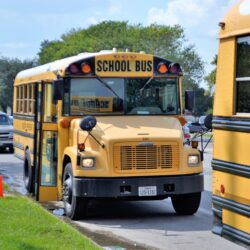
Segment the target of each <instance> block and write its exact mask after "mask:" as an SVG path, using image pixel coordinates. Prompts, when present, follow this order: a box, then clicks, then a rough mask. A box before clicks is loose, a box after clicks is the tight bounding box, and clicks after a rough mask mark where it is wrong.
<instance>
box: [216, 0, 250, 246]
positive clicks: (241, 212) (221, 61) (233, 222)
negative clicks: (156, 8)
mask: <svg viewBox="0 0 250 250" xmlns="http://www.w3.org/2000/svg"><path fill="white" fill-rule="evenodd" d="M249 132H250V1H249V0H247V1H239V3H237V4H236V5H235V6H234V7H233V8H232V9H231V10H230V11H228V13H227V14H226V16H225V18H224V20H223V21H222V22H221V23H220V34H219V53H218V65H217V75H216V90H215V100H214V117H213V133H214V153H213V161H212V167H213V198H212V201H213V212H214V228H213V231H214V232H215V233H217V234H220V235H222V236H226V237H230V238H231V239H233V240H239V241H240V242H243V243H246V244H247V245H248V246H249V245H250V133H249Z"/></svg>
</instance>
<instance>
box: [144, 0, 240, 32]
mask: <svg viewBox="0 0 250 250" xmlns="http://www.w3.org/2000/svg"><path fill="white" fill-rule="evenodd" d="M237 1H238V0H230V1H226V0H223V1H216V0H203V1H200V0H189V1H183V0H171V1H169V2H168V4H167V6H166V8H165V9H159V8H151V9H150V10H149V11H148V23H149V24H152V23H158V24H165V25H171V26H172V25H175V24H180V25H182V26H183V27H190V26H191V28H192V27H196V26H199V25H200V24H201V23H205V24H206V23H207V25H208V24H209V23H214V22H217V21H218V20H219V19H221V18H222V17H223V15H224V13H225V12H226V11H227V10H228V9H229V8H230V7H231V6H232V5H233V4H235V3H236V2H237ZM207 25H206V26H207Z"/></svg>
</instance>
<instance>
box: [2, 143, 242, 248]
mask: <svg viewBox="0 0 250 250" xmlns="http://www.w3.org/2000/svg"><path fill="white" fill-rule="evenodd" d="M211 159H212V145H209V147H208V148H207V150H206V153H205V161H204V174H205V191H204V192H203V195H202V201H201V206H200V209H199V211H198V212H197V213H196V214H195V215H193V216H177V215H176V214H175V213H174V210H173V207H172V205H171V201H170V199H165V200H161V201H133V202H125V201H124V202H108V201H107V202H104V201H102V202H95V203H94V202H93V203H92V204H90V207H89V215H88V218H86V219H85V220H82V221H77V222H74V223H75V224H76V225H77V226H79V227H82V228H83V230H88V231H90V232H91V231H92V232H98V234H99V235H100V234H104V235H107V236H109V237H111V238H115V239H122V240H125V241H130V242H131V243H132V245H134V247H135V249H150V250H153V249H163V250H168V249H170V250H196V249H197V250H198V249H199V250H200V249H202V250H217V249H220V250H240V249H245V248H244V247H241V246H239V245H236V244H235V243H233V242H231V241H228V240H226V239H224V238H221V237H219V236H217V235H214V234H212V233H211V228H212V211H211V186H212V185H211V183H212V177H211V165H210V163H211ZM0 175H3V176H4V181H5V182H7V183H9V184H11V185H12V188H14V189H16V190H17V191H18V192H20V193H22V194H24V193H25V189H24V187H23V181H22V161H20V160H18V159H16V158H15V157H14V156H13V155H12V154H4V153H0ZM107 245H108V243H107ZM113 249H116V248H113Z"/></svg>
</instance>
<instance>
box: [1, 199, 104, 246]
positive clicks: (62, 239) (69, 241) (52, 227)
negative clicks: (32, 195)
mask: <svg viewBox="0 0 250 250" xmlns="http://www.w3.org/2000/svg"><path fill="white" fill-rule="evenodd" d="M0 249H31V250H33V249H34V250H35V249H36V250H40V249H41V250H42V249H53V250H54V249H60V250H62V249H67V250H68V249H84V250H98V249H101V248H100V247H98V246H97V245H95V244H94V243H93V242H91V241H90V240H89V239H88V238H86V237H84V236H83V235H82V234H81V233H80V232H78V231H77V230H76V229H74V228H72V227H71V226H69V225H67V224H66V223H64V222H62V221H61V220H58V219H57V218H56V217H54V216H53V215H51V214H49V213H48V212H47V211H45V210H44V209H43V208H41V207H40V206H39V204H36V203H35V202H33V201H32V200H30V199H28V198H27V197H21V196H17V195H14V196H7V197H5V198H0Z"/></svg>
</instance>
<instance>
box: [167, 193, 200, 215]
mask: <svg viewBox="0 0 250 250" xmlns="http://www.w3.org/2000/svg"><path fill="white" fill-rule="evenodd" d="M171 200H172V204H173V207H174V210H175V212H176V213H177V214H180V215H192V214H194V213H196V212H197V210H198V208H199V206H200V201H201V192H199V193H191V194H179V195H174V196H172V197H171Z"/></svg>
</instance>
